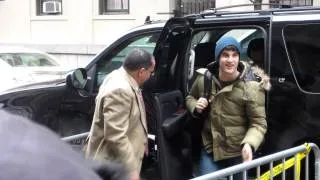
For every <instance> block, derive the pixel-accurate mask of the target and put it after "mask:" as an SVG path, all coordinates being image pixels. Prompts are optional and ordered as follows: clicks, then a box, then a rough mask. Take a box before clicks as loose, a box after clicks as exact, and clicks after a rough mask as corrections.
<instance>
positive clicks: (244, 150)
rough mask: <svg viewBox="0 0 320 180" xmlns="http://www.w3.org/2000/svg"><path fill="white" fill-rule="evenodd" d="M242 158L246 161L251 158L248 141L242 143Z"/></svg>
mask: <svg viewBox="0 0 320 180" xmlns="http://www.w3.org/2000/svg"><path fill="white" fill-rule="evenodd" d="M242 159H243V162H248V161H251V160H252V149H251V146H250V145H249V144H248V143H246V144H244V146H243V148H242Z"/></svg>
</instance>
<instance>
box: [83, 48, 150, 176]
mask: <svg viewBox="0 0 320 180" xmlns="http://www.w3.org/2000/svg"><path fill="white" fill-rule="evenodd" d="M154 68H155V60H154V57H153V56H152V55H151V54H150V53H148V52H147V51H145V50H142V49H135V50H133V51H132V52H131V53H130V54H128V56H127V57H126V58H125V60H124V63H123V66H122V67H121V68H119V69H117V70H115V71H113V72H112V73H110V74H109V75H108V76H107V77H106V78H105V80H104V82H103V83H102V85H101V87H100V89H99V93H98V95H97V98H96V108H95V113H94V117H93V122H92V126H91V130H90V135H89V141H88V144H87V149H86V156H87V157H88V156H90V157H92V158H93V159H95V160H99V161H105V160H111V161H116V162H120V163H123V164H125V166H126V167H127V169H128V170H129V172H130V178H131V179H139V173H140V169H141V164H142V159H143V156H144V154H145V153H147V125H146V114H145V107H144V102H143V99H142V94H141V90H140V87H141V85H143V84H144V82H146V81H147V80H148V79H149V78H150V76H151V75H152V74H153V72H154Z"/></svg>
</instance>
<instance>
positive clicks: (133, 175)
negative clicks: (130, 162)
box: [129, 171, 140, 180]
mask: <svg viewBox="0 0 320 180" xmlns="http://www.w3.org/2000/svg"><path fill="white" fill-rule="evenodd" d="M129 178H130V180H140V176H139V173H138V172H137V171H133V172H131V173H130V174H129Z"/></svg>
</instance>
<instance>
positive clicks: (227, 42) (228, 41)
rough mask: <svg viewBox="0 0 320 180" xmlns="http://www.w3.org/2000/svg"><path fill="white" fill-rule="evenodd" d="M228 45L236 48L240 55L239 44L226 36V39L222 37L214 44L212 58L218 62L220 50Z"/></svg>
mask: <svg viewBox="0 0 320 180" xmlns="http://www.w3.org/2000/svg"><path fill="white" fill-rule="evenodd" d="M230 45H231V46H234V47H236V48H237V50H238V52H239V55H240V52H241V51H240V49H241V48H240V44H239V42H238V41H237V40H236V39H235V38H233V37H230V36H226V37H222V38H221V39H219V41H217V43H216V49H215V52H214V57H215V60H216V61H219V56H220V54H221V52H222V50H223V49H224V48H226V47H227V46H230Z"/></svg>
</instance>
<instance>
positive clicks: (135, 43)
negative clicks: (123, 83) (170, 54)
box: [96, 32, 160, 87]
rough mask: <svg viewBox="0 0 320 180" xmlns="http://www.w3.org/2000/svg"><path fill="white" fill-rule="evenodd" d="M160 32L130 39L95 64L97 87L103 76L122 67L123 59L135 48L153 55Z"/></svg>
mask: <svg viewBox="0 0 320 180" xmlns="http://www.w3.org/2000/svg"><path fill="white" fill-rule="evenodd" d="M159 35H160V32H154V33H152V34H144V35H140V36H136V37H133V38H130V39H128V40H126V41H125V42H123V43H122V44H120V45H119V46H117V47H116V48H114V51H112V53H111V54H107V55H106V56H105V57H103V58H102V60H100V61H99V62H98V64H97V71H96V84H97V86H98V87H99V86H100V85H101V83H102V82H103V80H104V78H105V76H106V75H107V74H109V73H110V72H112V71H113V70H115V69H118V68H119V67H121V66H122V63H123V61H124V58H125V57H126V55H127V54H128V53H130V52H131V51H132V50H133V49H135V48H141V49H144V50H146V51H148V52H150V53H151V54H153V51H154V48H155V46H156V43H157V40H158V38H159Z"/></svg>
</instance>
